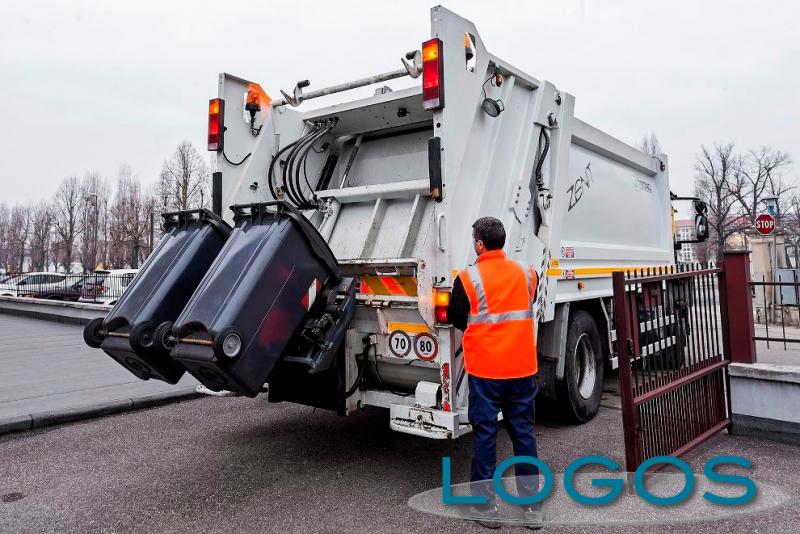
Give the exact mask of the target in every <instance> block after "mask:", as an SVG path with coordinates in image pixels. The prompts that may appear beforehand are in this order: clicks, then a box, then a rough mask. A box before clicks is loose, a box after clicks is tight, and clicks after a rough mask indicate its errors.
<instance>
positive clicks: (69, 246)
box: [53, 176, 85, 272]
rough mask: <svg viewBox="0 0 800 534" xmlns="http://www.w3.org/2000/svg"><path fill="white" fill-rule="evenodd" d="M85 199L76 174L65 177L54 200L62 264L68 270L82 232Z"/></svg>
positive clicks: (55, 221)
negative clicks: (81, 221)
mask: <svg viewBox="0 0 800 534" xmlns="http://www.w3.org/2000/svg"><path fill="white" fill-rule="evenodd" d="M84 202H85V199H84V198H83V193H82V190H81V185H80V182H78V178H77V177H75V176H70V177H68V178H65V179H64V181H63V182H61V186H60V187H59V188H58V191H57V192H56V196H55V199H54V200H53V214H54V224H55V229H56V233H57V234H58V238H59V240H58V247H59V253H60V254H59V256H60V258H61V264H62V265H63V267H64V270H65V271H66V272H70V271H71V270H72V260H73V258H74V256H75V254H74V249H75V241H76V239H77V237H78V236H79V235H80V233H81V228H80V214H81V210H82V208H83V205H84Z"/></svg>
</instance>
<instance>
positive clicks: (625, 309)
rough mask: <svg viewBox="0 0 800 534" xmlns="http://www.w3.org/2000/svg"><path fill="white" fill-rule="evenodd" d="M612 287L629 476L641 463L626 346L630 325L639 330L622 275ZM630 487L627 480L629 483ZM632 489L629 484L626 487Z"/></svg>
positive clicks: (615, 277) (617, 274) (628, 346)
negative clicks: (632, 315) (632, 317)
mask: <svg viewBox="0 0 800 534" xmlns="http://www.w3.org/2000/svg"><path fill="white" fill-rule="evenodd" d="M611 276H612V285H613V287H614V322H615V325H614V326H615V328H616V330H617V363H618V364H619V390H620V397H622V428H623V435H624V439H625V470H626V471H627V472H628V473H632V472H634V471H636V468H637V467H639V464H640V463H641V462H642V458H641V454H640V452H639V436H638V435H637V429H638V427H639V421H638V414H637V412H636V406H635V405H634V397H635V396H636V395H635V392H634V391H633V385H632V384H631V359H632V357H633V354H631V350H632V345H633V343H630V344H629V343H628V340H630V339H632V335H633V333H632V332H631V323H633V324H635V325H636V326H637V328H638V325H639V317H638V315H637V316H636V318H635V319H631V316H630V314H631V313H636V312H633V311H632V310H631V308H630V306H629V304H628V296H627V294H626V291H625V273H623V272H615V273H613V274H612V275H611ZM629 484H630V481H629ZM628 487H629V488H630V487H632V486H631V485H629V486H628Z"/></svg>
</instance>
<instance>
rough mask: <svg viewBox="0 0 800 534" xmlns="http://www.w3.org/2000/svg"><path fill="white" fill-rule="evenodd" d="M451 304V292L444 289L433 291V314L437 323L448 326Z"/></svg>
mask: <svg viewBox="0 0 800 534" xmlns="http://www.w3.org/2000/svg"><path fill="white" fill-rule="evenodd" d="M449 304H450V292H449V291H445V290H442V289H434V290H433V312H434V316H435V317H436V322H437V323H443V324H447V306H448V305H449Z"/></svg>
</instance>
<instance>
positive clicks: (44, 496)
mask: <svg viewBox="0 0 800 534" xmlns="http://www.w3.org/2000/svg"><path fill="white" fill-rule="evenodd" d="M613 404H614V403H613V398H612V399H607V401H606V402H604V405H606V406H613ZM387 416H388V414H387V413H386V412H385V411H383V410H379V409H374V410H368V411H365V412H362V413H360V414H357V415H355V416H353V417H349V418H343V417H337V416H336V415H334V414H332V413H329V412H325V411H321V410H313V409H311V408H307V407H304V406H298V405H292V404H275V405H270V404H268V403H267V402H266V400H265V399H263V398H258V399H247V398H202V399H198V400H191V401H185V402H181V403H179V404H174V405H169V406H162V407H157V408H150V409H144V410H140V411H136V412H127V413H122V414H117V415H112V416H108V417H104V418H100V419H94V420H89V421H84V422H80V423H74V424H70V425H64V426H58V427H50V428H46V429H39V430H32V431H27V432H23V433H17V434H9V435H6V436H2V437H0V474H1V475H0V476H1V477H2V478H0V531H3V532H13V533H27V532H31V533H33V532H35V533H42V532H143V533H144V532H147V533H152V532H203V533H207V532H370V533H383V532H387V533H395V532H458V533H462V532H485V530H483V529H481V528H480V527H478V526H477V525H474V524H471V523H466V522H464V521H460V520H455V519H446V518H440V517H436V516H431V515H425V514H420V513H418V512H416V511H414V510H412V509H411V508H409V507H408V505H407V500H408V498H409V497H410V496H412V495H414V494H416V493H419V492H421V491H424V490H427V489H431V488H435V487H438V486H441V470H440V462H441V457H442V456H444V455H449V456H451V457H452V459H453V468H454V472H455V473H454V480H455V481H464V480H467V479H468V467H469V457H470V447H471V438H469V437H466V438H462V439H461V440H458V441H455V442H452V441H432V440H427V439H424V438H417V437H413V436H409V435H404V434H399V433H396V432H392V431H390V430H389V428H388V420H387ZM540 419H541V417H540ZM537 436H538V439H539V446H540V456H541V457H542V458H543V459H544V460H545V461H546V462H547V463H548V464H549V465H550V466H551V467H552V468H553V470H554V471H555V472H559V471H560V472H563V470H564V468H565V467H566V465H567V464H568V463H569V461H570V460H572V459H574V458H576V457H578V456H582V455H585V454H590V453H591V454H605V455H607V456H609V457H611V458H614V459H615V460H617V461H618V462H622V452H621V451H622V437H621V423H620V412H619V411H618V410H616V409H614V408H609V407H606V408H603V409H602V410H601V412H600V414H599V415H598V417H597V418H596V419H595V420H594V421H593V422H591V423H590V424H588V425H584V426H559V425H558V424H555V423H547V422H541V421H540V424H539V425H538V429H537ZM722 453H726V454H731V453H739V454H743V455H745V456H747V457H749V458H751V459H752V460H753V461H754V463H755V465H756V477H757V478H758V479H759V480H763V481H766V482H772V483H775V484H778V485H780V486H782V487H784V488H786V489H789V490H791V491H793V492H795V494H800V481H798V475H797V473H800V449H798V448H796V447H791V446H788V445H781V444H777V443H770V442H762V441H757V440H753V439H750V438H739V437H734V436H728V435H721V436H718V437H717V438H715V439H714V440H713V441H711V442H709V443H708V444H706V445H703V446H701V447H700V448H699V449H697V450H696V451H695V452H693V453H692V454H691V455H690V457H689V460H690V462H691V463H692V464H694V465H695V466H701V465H702V463H703V462H704V461H705V460H706V459H707V458H709V457H710V456H713V455H717V454H722ZM499 455H501V456H509V455H511V450H510V443H509V440H508V438H507V437H506V436H505V434H503V435H502V437H501V440H500V443H499ZM696 469H697V468H696ZM798 525H800V513H798V511H797V510H796V508H793V507H787V508H784V509H781V510H779V511H773V512H770V513H767V514H762V515H759V516H754V517H753V518H752V519H750V520H748V521H742V520H741V519H739V520H731V521H720V522H715V523H701V524H698V525H694V526H692V527H691V532H713V533H718V532H798V529H800V526H798ZM503 531H516V532H524V530H522V529H521V528H519V527H504V529H503ZM546 531H547V532H643V531H646V532H686V531H687V526H686V525H676V526H660V527H650V528H647V529H643V528H635V529H634V528H630V529H627V530H622V529H610V528H608V529H601V528H591V529H585V530H580V529H556V528H552V527H551V528H548V529H547V530H546Z"/></svg>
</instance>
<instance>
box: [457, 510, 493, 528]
mask: <svg viewBox="0 0 800 534" xmlns="http://www.w3.org/2000/svg"><path fill="white" fill-rule="evenodd" d="M459 512H460V513H461V517H463V518H464V519H468V520H469V521H475V522H476V523H478V524H479V525H480V526H482V527H484V528H491V529H498V528H500V522H499V521H498V520H499V519H500V512H499V511H498V510H497V505H496V504H483V505H477V504H471V505H469V506H461V507H460V508H459Z"/></svg>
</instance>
